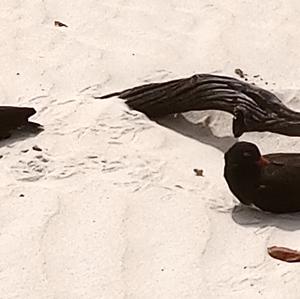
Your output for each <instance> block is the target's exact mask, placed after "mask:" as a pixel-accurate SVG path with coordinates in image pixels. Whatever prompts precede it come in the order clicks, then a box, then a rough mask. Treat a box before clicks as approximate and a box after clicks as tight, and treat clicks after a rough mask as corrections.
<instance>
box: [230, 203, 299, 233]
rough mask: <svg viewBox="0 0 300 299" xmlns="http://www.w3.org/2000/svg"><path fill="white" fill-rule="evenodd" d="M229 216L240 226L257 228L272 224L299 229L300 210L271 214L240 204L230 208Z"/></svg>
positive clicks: (283, 227)
mask: <svg viewBox="0 0 300 299" xmlns="http://www.w3.org/2000/svg"><path fill="white" fill-rule="evenodd" d="M231 216H232V219H233V221H234V222H236V223H237V224H239V225H242V226H251V227H257V228H264V227H267V226H273V227H277V228H279V229H282V230H285V231H296V230H299V229H300V212H298V213H291V214H273V213H268V212H264V211H261V210H258V209H256V208H254V207H250V206H244V205H241V204H240V205H237V206H235V207H234V208H233V209H232V212H231Z"/></svg>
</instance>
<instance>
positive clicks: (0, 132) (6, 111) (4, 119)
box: [0, 106, 40, 139]
mask: <svg viewBox="0 0 300 299" xmlns="http://www.w3.org/2000/svg"><path fill="white" fill-rule="evenodd" d="M35 113H36V111H35V109H33V108H28V107H11V106H0V139H4V138H7V137H9V136H10V133H11V131H12V130H14V129H17V128H19V127H22V126H25V125H27V124H34V125H36V126H40V125H39V124H35V123H32V122H29V121H28V118H29V117H30V116H32V115H33V114H35Z"/></svg>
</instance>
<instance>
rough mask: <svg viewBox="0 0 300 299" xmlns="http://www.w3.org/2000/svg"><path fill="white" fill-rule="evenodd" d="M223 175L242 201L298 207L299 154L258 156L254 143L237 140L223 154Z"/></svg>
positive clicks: (287, 209)
mask: <svg viewBox="0 0 300 299" xmlns="http://www.w3.org/2000/svg"><path fill="white" fill-rule="evenodd" d="M224 177H225V180H226V182H227V184H228V186H229V189H230V190H231V192H232V193H233V194H234V195H235V196H236V197H237V199H238V200H239V201H240V202H242V203H243V204H246V205H250V204H253V205H255V206H256V207H258V208H260V209H261V210H264V211H269V212H273V213H291V212H298V211H300V154H293V153H276V154H268V155H264V156H262V155H261V154H260V151H259V149H258V148H257V146H256V145H255V144H252V143H249V142H238V143H236V144H234V145H233V146H232V147H231V148H230V149H229V150H228V151H227V152H226V154H225V168H224Z"/></svg>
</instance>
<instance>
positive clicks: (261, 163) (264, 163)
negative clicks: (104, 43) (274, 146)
mask: <svg viewBox="0 0 300 299" xmlns="http://www.w3.org/2000/svg"><path fill="white" fill-rule="evenodd" d="M256 163H257V164H258V165H259V166H260V167H264V166H267V165H269V164H270V163H271V162H270V161H269V160H268V159H266V158H264V157H263V156H261V157H260V159H259V160H258V161H257V162H256Z"/></svg>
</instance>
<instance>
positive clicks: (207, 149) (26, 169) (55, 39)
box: [0, 0, 300, 299]
mask: <svg viewBox="0 0 300 299" xmlns="http://www.w3.org/2000/svg"><path fill="white" fill-rule="evenodd" d="M299 13H300V3H299V1H296V0H290V1H283V0H276V1H260V0H255V1H236V0H226V1H216V0H215V1H213V0H211V1H209V0H205V1H179V0H165V1H162V0H160V1H158V0H152V1H145V0H139V1H138V0H128V1H124V0H115V1H109V0H103V1H97V0H85V1H84V0H77V1H58V0H52V1H50V0H42V1H40V0H23V1H17V0H2V1H1V3H0V28H1V34H0V43H1V48H0V49H1V50H0V51H1V52H0V54H1V55H0V66H1V68H0V78H1V81H0V99H1V104H3V105H20V106H33V107H35V108H36V109H37V111H38V113H37V114H36V116H34V117H33V120H36V121H38V122H40V123H42V124H44V126H45V131H44V132H43V133H42V134H40V135H38V136H36V137H34V138H29V139H26V140H23V141H17V142H16V141H12V142H3V143H2V144H1V145H2V147H1V148H0V154H1V155H3V158H2V159H1V160H0V165H1V172H0V186H1V190H2V192H1V195H0V298H22V299H25V298H30V299H44V298H55V299H77V298H84V299H89V298H97V299H98V298H113V299H117V298H141V299H146V298H149V299H153V298H172V299H173V298H205V299H207V298H222V299H224V298H230V299H231V298H239V299H240V298H251V299H253V298H270V299H273V298H278V299H280V298H282V299H286V298H289V299H293V298H295V299H296V298H299V293H300V284H299V277H300V276H299V275H300V266H299V264H287V263H283V262H280V261H277V260H274V259H271V258H270V257H269V256H268V255H267V251H266V248H267V247H268V246H271V245H279V246H288V247H291V248H295V249H300V219H299V216H298V217H297V216H289V215H287V216H273V215H266V214H263V213H260V212H257V211H252V210H246V209H243V210H240V209H239V208H238V209H237V208H234V206H235V205H236V204H237V202H236V201H235V200H234V198H233V196H232V194H231V193H230V192H229V190H228V188H227V186H226V184H225V181H224V179H223V151H224V150H225V149H227V148H228V147H229V146H230V145H231V144H232V143H233V142H234V139H233V138H232V137H231V136H232V134H231V121H230V116H228V115H226V114H224V113H215V112H205V113H201V114H199V113H190V115H189V117H190V119H193V120H194V121H195V120H197V119H200V118H201V117H203V115H211V116H212V118H211V122H210V128H211V129H208V128H205V127H201V125H200V126H198V127H199V128H196V129H195V127H194V128H193V129H192V128H191V124H190V123H187V122H184V121H183V120H181V119H178V120H173V121H170V120H169V121H167V122H168V123H169V125H170V126H173V127H174V128H175V129H176V130H177V131H178V130H185V132H186V133H187V134H190V135H193V138H189V137H186V136H184V135H183V134H180V133H178V132H177V131H176V130H172V129H168V128H166V127H164V126H160V125H158V124H156V123H154V122H151V121H149V120H148V119H147V117H145V116H144V115H142V114H140V113H138V112H135V111H130V112H129V110H128V109H127V108H126V106H125V105H124V104H123V103H122V102H121V101H120V100H117V99H109V100H105V101H100V100H94V99H93V97H92V95H96V94H104V93H106V92H111V91H116V90H122V89H124V88H128V87H131V86H134V85H138V84H142V83H144V82H147V81H163V80H168V79H172V78H175V77H176V78H177V77H184V76H190V75H192V74H194V73H205V72H210V73H212V72H218V73H223V74H227V75H232V76H233V75H234V73H233V71H234V69H235V68H241V69H243V70H244V71H245V72H246V73H248V74H249V76H250V77H251V76H252V75H256V74H260V75H261V76H262V77H263V78H264V81H261V86H264V87H267V88H270V89H271V88H272V89H273V90H274V91H275V92H277V93H278V95H279V96H280V97H281V99H283V100H284V101H285V102H286V103H287V105H289V106H290V107H292V108H294V109H300V101H299V95H300V94H299V93H298V89H299V85H300V84H299V78H300V68H299V66H298V64H299V61H300V51H299V45H300V31H299V28H300V18H299ZM55 20H58V21H61V22H63V23H65V24H67V25H68V26H69V27H68V28H64V27H61V28H59V27H55V26H54V21H55ZM17 73H19V75H17ZM256 81H258V82H259V80H256ZM265 81H268V82H269V84H268V85H265V84H264V82H265ZM273 83H275V85H274V84H273ZM224 124H226V125H224ZM241 139H242V140H249V141H254V142H256V143H257V144H258V145H259V146H260V148H261V149H262V151H263V152H273V151H281V150H289V151H300V141H299V140H300V139H299V138H288V137H283V136H279V135H275V134H270V133H260V134H258V133H251V134H245V135H244V136H243V138H241ZM34 145H38V146H39V147H41V148H42V149H43V151H42V152H36V151H34V150H32V146H34ZM26 149H29V151H28V152H26V153H23V152H22V151H24V150H26ZM222 150H223V151H222ZM193 168H201V169H203V170H204V177H197V176H195V175H194V173H193ZM20 194H23V195H24V197H20V196H19V195H20Z"/></svg>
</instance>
